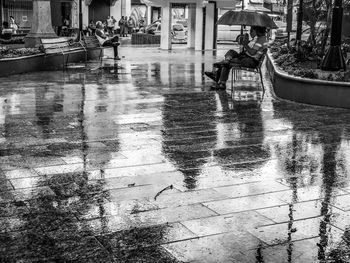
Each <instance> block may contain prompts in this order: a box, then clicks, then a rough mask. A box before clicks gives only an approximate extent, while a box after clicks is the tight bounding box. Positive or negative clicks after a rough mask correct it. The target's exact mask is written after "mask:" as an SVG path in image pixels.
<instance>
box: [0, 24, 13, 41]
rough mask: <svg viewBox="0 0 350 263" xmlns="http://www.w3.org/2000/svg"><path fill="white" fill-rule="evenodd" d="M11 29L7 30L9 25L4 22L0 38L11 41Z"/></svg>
mask: <svg viewBox="0 0 350 263" xmlns="http://www.w3.org/2000/svg"><path fill="white" fill-rule="evenodd" d="M12 32H13V30H12V28H9V23H8V22H7V21H4V22H3V23H2V29H1V37H0V38H2V39H11V37H12Z"/></svg>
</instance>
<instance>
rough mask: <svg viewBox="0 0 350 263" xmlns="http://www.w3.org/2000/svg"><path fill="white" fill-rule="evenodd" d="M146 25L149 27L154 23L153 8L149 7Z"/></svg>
mask: <svg viewBox="0 0 350 263" xmlns="http://www.w3.org/2000/svg"><path fill="white" fill-rule="evenodd" d="M146 18H147V21H146V25H149V24H151V23H152V7H151V6H147V10H146Z"/></svg>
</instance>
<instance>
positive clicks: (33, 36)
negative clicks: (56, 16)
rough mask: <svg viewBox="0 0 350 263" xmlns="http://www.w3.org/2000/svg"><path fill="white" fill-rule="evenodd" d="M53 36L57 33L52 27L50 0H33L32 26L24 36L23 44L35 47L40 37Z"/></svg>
mask: <svg viewBox="0 0 350 263" xmlns="http://www.w3.org/2000/svg"><path fill="white" fill-rule="evenodd" d="M54 37H57V35H56V34H55V32H54V30H53V28H52V23H51V6H50V0H34V1H33V19H32V28H31V30H30V32H29V33H28V35H27V36H26V37H25V38H24V42H25V46H26V47H36V46H38V45H40V43H41V42H40V39H41V38H54Z"/></svg>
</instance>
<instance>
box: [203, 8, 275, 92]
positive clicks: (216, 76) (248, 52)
mask: <svg viewBox="0 0 350 263" xmlns="http://www.w3.org/2000/svg"><path fill="white" fill-rule="evenodd" d="M218 24H219V25H229V26H231V25H241V26H250V27H251V28H250V36H251V37H252V38H253V40H251V41H249V36H248V34H246V35H244V37H241V38H240V41H239V43H240V44H241V45H243V47H244V49H243V51H242V52H241V53H237V52H235V51H234V50H230V51H228V52H227V53H226V55H225V59H224V60H223V61H222V62H219V63H214V67H216V68H217V70H216V71H215V70H213V72H205V74H206V75H207V76H208V77H210V78H211V79H213V80H214V81H215V82H217V84H216V85H215V86H214V88H215V89H225V88H226V81H227V79H228V75H229V72H230V69H231V66H230V64H231V63H239V65H240V66H242V67H253V68H254V67H255V66H257V65H258V63H259V61H258V60H259V59H260V58H261V55H262V54H263V52H264V51H265V49H267V47H268V38H267V37H266V29H267V28H269V29H275V28H278V27H277V25H276V24H275V22H274V21H273V20H272V19H271V17H269V16H268V15H267V14H264V13H261V12H252V11H249V10H241V11H235V10H230V11H227V12H226V13H225V14H223V15H222V16H221V17H220V19H219V21H218ZM231 65H232V64H231Z"/></svg>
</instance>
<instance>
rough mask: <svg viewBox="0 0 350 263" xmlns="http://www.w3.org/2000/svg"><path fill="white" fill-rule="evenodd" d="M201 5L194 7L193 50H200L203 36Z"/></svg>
mask: <svg viewBox="0 0 350 263" xmlns="http://www.w3.org/2000/svg"><path fill="white" fill-rule="evenodd" d="M202 8H203V7H202V5H200V4H198V3H197V5H196V32H195V38H196V39H195V45H194V49H195V50H202V36H203V9H202Z"/></svg>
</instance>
